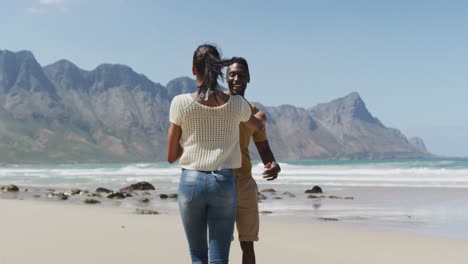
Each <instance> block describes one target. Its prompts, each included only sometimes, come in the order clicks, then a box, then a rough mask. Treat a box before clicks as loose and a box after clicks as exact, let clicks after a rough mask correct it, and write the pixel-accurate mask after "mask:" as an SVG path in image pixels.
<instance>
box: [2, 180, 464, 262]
mask: <svg viewBox="0 0 468 264" xmlns="http://www.w3.org/2000/svg"><path fill="white" fill-rule="evenodd" d="M258 185H259V191H261V190H263V189H271V188H275V189H276V191H277V192H273V193H269V192H266V193H262V194H263V195H265V196H266V197H267V199H266V200H261V201H260V202H259V209H260V215H261V217H265V218H268V219H287V220H288V221H293V222H295V223H304V224H333V225H336V226H343V227H346V228H362V227H366V228H369V229H372V230H377V231H378V230H382V231H386V232H398V233H407V234H414V235H428V236H434V237H440V238H448V239H462V240H466V241H468V234H466V232H464V230H466V228H467V227H468V225H467V223H468V208H465V207H463V204H464V201H465V200H466V197H467V194H466V191H465V190H464V189H444V188H401V187H394V188H389V187H377V188H375V187H372V188H370V187H352V188H349V187H343V188H335V187H332V188H330V189H328V188H326V187H325V188H324V193H323V194H319V195H324V196H325V198H317V199H308V198H307V196H308V194H304V193H303V192H302V191H297V190H296V191H293V192H294V193H295V194H296V196H294V197H288V196H287V195H285V194H283V191H286V190H290V189H289V188H287V187H286V186H282V187H281V186H277V185H269V184H265V183H263V182H261V183H259V184H258ZM74 186H76V185H74ZM18 187H19V188H20V191H19V192H12V193H8V192H2V191H0V200H30V201H33V202H34V201H37V202H45V203H53V204H64V205H67V204H69V205H81V204H84V203H83V201H84V200H85V199H87V198H92V199H96V200H98V201H99V202H100V203H99V204H94V205H88V206H91V207H96V208H119V209H124V210H125V209H127V210H131V211H135V210H146V211H157V212H159V213H161V214H169V215H170V214H176V215H177V214H178V203H177V198H166V199H161V198H160V197H159V195H160V194H162V193H169V192H165V191H167V189H166V190H161V189H160V188H157V190H150V191H134V192H131V194H132V195H133V196H132V197H126V198H124V199H108V198H105V194H101V195H100V196H92V195H91V196H88V194H93V192H94V191H93V190H91V189H88V190H87V191H86V190H84V189H83V190H82V191H84V192H85V193H84V194H83V193H82V194H76V195H71V196H68V197H67V198H66V200H65V201H64V200H61V199H60V196H50V195H51V193H64V192H70V188H54V190H52V189H50V188H48V187H46V186H43V187H38V186H29V187H27V186H18ZM122 187H124V186H122ZM25 189H27V190H28V191H25ZM172 191H173V190H172ZM37 196H40V197H37ZM330 196H337V197H341V198H343V197H346V196H351V197H353V199H348V200H347V199H344V198H343V199H341V198H340V199H332V198H329V197H330ZM275 198H281V199H275ZM141 200H147V201H146V202H142V201H141ZM434 202H435V203H440V204H441V205H437V204H436V205H434V206H433V205H432V203H434ZM427 204H431V205H430V206H429V207H427ZM0 264H2V263H1V262H0Z"/></svg>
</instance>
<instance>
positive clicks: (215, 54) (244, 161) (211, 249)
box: [167, 44, 280, 264]
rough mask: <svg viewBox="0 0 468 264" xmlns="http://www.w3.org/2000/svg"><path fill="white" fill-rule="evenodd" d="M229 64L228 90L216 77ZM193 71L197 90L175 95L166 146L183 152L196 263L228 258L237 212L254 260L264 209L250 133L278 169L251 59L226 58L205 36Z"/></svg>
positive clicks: (182, 199)
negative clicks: (249, 91)
mask: <svg viewBox="0 0 468 264" xmlns="http://www.w3.org/2000/svg"><path fill="white" fill-rule="evenodd" d="M225 66H228V69H227V83H228V86H229V91H230V94H226V93H224V92H223V91H221V90H220V89H219V85H218V79H219V78H222V77H223V74H222V69H223V68H224V67H225ZM192 72H193V74H194V75H195V77H196V81H197V86H198V91H197V92H195V93H193V94H182V95H178V96H176V97H175V98H174V99H173V101H172V103H171V108H170V114H169V120H170V127H169V135H168V146H167V158H168V161H169V162H170V163H173V162H175V161H176V160H178V159H180V160H179V163H180V165H181V167H182V174H181V177H180V183H179V210H180V215H181V218H182V223H183V226H184V230H185V234H186V236H187V240H188V244H189V249H190V255H191V258H192V263H204V264H205V263H228V259H229V249H230V245H231V239H232V235H233V232H234V222H235V221H236V218H237V229H238V232H239V240H240V241H241V242H240V244H241V248H242V252H243V258H242V262H243V263H244V264H247V263H255V254H254V247H253V241H257V240H258V229H259V217H258V203H257V184H256V183H255V180H254V179H253V178H252V176H251V168H252V165H251V163H250V157H249V150H248V144H249V141H250V138H251V137H253V139H254V142H255V145H256V147H257V149H258V151H259V154H260V156H261V158H262V161H263V163H264V164H265V171H264V173H263V177H264V178H265V179H267V180H274V179H276V177H277V175H278V173H279V172H280V167H279V165H278V164H276V162H275V158H274V156H273V154H272V152H271V149H270V146H269V145H268V141H267V137H266V132H265V128H264V126H265V122H266V117H265V114H264V113H263V112H260V111H258V109H257V108H255V107H254V106H253V105H252V104H250V103H248V102H247V100H245V99H244V97H243V96H244V92H245V89H246V87H247V83H248V82H249V81H250V75H249V69H248V65H247V62H246V61H245V59H243V58H236V57H235V58H233V59H230V60H222V59H221V57H220V54H219V51H218V50H217V48H216V47H214V46H212V45H207V44H205V45H201V46H199V47H198V48H197V49H196V50H195V52H194V54H193V65H192ZM239 146H240V147H239ZM207 231H208V232H207ZM207 233H208V235H209V237H207ZM208 243H209V245H208ZM208 259H209V262H208Z"/></svg>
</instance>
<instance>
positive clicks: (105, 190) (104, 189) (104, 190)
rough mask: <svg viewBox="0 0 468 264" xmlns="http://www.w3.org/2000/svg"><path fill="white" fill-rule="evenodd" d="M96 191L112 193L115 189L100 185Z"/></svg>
mask: <svg viewBox="0 0 468 264" xmlns="http://www.w3.org/2000/svg"><path fill="white" fill-rule="evenodd" d="M96 192H97V193H111V192H113V191H112V190H109V189H107V188H103V187H99V188H97V189H96Z"/></svg>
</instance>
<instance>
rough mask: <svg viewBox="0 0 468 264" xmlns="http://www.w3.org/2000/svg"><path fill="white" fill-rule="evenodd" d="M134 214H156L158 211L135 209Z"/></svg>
mask: <svg viewBox="0 0 468 264" xmlns="http://www.w3.org/2000/svg"><path fill="white" fill-rule="evenodd" d="M135 214H141V215H158V214H159V212H158V211H156V210H146V209H136V210H135Z"/></svg>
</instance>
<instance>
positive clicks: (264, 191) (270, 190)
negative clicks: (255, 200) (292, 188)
mask: <svg viewBox="0 0 468 264" xmlns="http://www.w3.org/2000/svg"><path fill="white" fill-rule="evenodd" d="M261 192H262V193H274V192H276V190H275V189H273V188H268V189H263V190H262V191H261Z"/></svg>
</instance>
